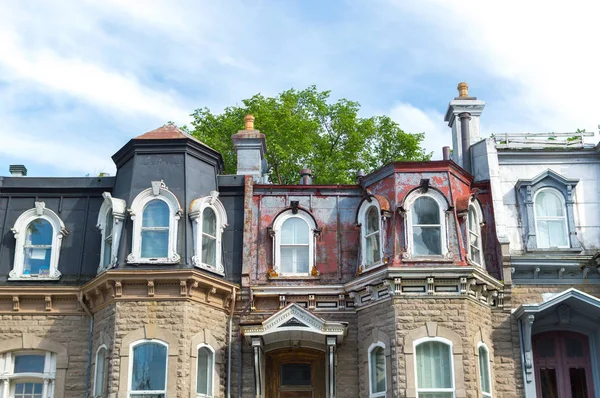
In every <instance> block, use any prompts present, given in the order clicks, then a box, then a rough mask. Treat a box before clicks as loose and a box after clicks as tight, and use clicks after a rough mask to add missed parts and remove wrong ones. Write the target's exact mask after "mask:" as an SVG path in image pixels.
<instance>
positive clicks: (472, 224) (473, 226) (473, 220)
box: [469, 206, 479, 235]
mask: <svg viewBox="0 0 600 398" xmlns="http://www.w3.org/2000/svg"><path fill="white" fill-rule="evenodd" d="M469 231H470V232H473V233H475V234H476V235H479V220H478V219H477V213H476V212H475V209H474V208H473V206H471V207H469Z"/></svg>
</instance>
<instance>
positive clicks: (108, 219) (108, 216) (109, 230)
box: [104, 210, 113, 237]
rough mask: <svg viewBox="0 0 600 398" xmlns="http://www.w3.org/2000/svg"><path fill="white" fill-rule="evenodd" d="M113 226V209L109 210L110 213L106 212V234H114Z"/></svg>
mask: <svg viewBox="0 0 600 398" xmlns="http://www.w3.org/2000/svg"><path fill="white" fill-rule="evenodd" d="M112 228H113V214H112V210H109V211H108V213H107V214H106V221H105V225H104V236H106V237H108V236H110V235H112Z"/></svg>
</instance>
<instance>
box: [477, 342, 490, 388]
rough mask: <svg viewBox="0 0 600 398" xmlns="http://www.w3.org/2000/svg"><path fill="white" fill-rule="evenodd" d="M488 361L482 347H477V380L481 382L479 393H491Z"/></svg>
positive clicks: (486, 353)
mask: <svg viewBox="0 0 600 398" xmlns="http://www.w3.org/2000/svg"><path fill="white" fill-rule="evenodd" d="M489 366H490V359H489V357H488V352H487V350H486V349H485V348H484V347H479V380H481V391H482V392H486V393H491V392H492V391H491V388H490V367H489Z"/></svg>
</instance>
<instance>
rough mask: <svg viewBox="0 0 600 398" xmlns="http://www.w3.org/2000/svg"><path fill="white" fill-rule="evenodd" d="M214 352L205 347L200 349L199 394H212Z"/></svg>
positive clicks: (197, 384) (197, 387)
mask: <svg viewBox="0 0 600 398" xmlns="http://www.w3.org/2000/svg"><path fill="white" fill-rule="evenodd" d="M212 355H213V354H212V352H211V351H210V350H209V349H208V348H205V347H202V348H200V349H199V350H198V374H197V379H196V380H197V382H196V392H197V393H199V394H206V395H208V394H212V374H213V370H212V362H213V360H212Z"/></svg>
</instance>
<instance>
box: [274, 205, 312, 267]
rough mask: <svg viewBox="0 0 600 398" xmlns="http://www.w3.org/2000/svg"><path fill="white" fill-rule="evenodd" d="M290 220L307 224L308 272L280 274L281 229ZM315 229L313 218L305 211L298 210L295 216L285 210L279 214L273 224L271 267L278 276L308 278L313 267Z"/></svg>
mask: <svg viewBox="0 0 600 398" xmlns="http://www.w3.org/2000/svg"><path fill="white" fill-rule="evenodd" d="M290 218H299V219H301V220H303V221H304V222H306V223H307V224H308V234H309V237H308V272H306V273H304V272H284V273H282V272H281V243H280V241H281V228H282V227H283V224H284V223H285V222H286V221H287V220H289V219H290ZM316 228H317V226H316V224H315V221H314V220H313V218H312V217H311V216H310V215H308V213H306V212H305V211H302V210H298V212H297V213H296V214H294V213H293V211H292V210H291V209H290V210H286V211H284V212H282V213H281V214H279V215H278V216H277V218H276V219H275V221H274V222H273V234H274V238H273V244H274V252H275V262H274V265H273V269H274V270H275V272H277V274H278V275H280V276H308V275H310V274H311V271H312V269H313V267H314V264H315V261H314V252H315V234H314V232H315V229H316Z"/></svg>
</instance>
